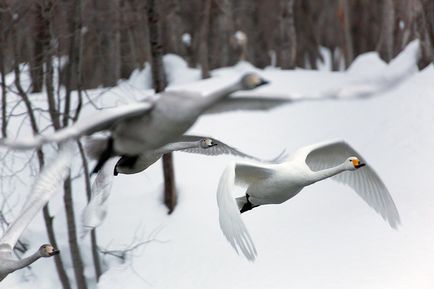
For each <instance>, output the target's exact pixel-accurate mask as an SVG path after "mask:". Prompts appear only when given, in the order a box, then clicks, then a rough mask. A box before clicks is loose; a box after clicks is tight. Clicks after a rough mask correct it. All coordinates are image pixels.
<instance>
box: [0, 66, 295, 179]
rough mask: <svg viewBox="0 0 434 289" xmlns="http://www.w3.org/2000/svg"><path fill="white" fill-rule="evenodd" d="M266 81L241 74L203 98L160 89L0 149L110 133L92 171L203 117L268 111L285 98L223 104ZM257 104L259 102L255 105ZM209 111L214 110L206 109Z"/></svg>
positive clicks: (137, 152)
mask: <svg viewBox="0 0 434 289" xmlns="http://www.w3.org/2000/svg"><path fill="white" fill-rule="evenodd" d="M267 83H268V82H267V81H266V80H264V79H262V78H261V77H260V76H259V75H258V74H256V73H247V74H245V75H244V76H243V77H242V78H241V79H239V80H238V81H236V82H235V83H232V84H229V85H226V86H225V87H223V88H221V89H219V90H216V91H214V92H212V93H209V94H208V95H206V96H203V95H201V94H200V93H197V92H191V91H165V92H162V93H160V94H159V96H160V97H159V98H158V99H157V100H150V101H147V102H139V103H135V104H130V105H125V106H121V107H117V108H113V109H107V110H104V111H101V112H99V113H95V114H93V115H92V116H91V117H89V118H82V119H79V120H78V121H77V122H75V123H74V124H73V125H71V126H69V127H66V128H64V129H61V130H58V131H56V132H54V133H53V134H51V135H47V136H42V135H38V136H35V137H33V138H30V139H24V140H21V141H14V140H9V139H0V145H2V146H7V147H10V148H13V149H31V148H36V147H39V146H41V145H43V144H44V143H49V142H60V141H64V140H67V139H70V138H78V137H80V136H83V135H91V134H93V133H95V132H98V131H102V130H110V132H111V135H110V137H108V138H106V141H105V149H104V150H103V152H102V154H101V155H100V157H99V161H98V163H97V165H96V167H95V169H94V172H97V171H98V170H99V169H100V168H101V167H102V165H103V164H104V163H105V161H107V160H108V159H109V158H110V157H112V156H115V155H120V156H123V155H127V156H137V155H140V154H141V153H142V152H144V151H147V150H151V149H157V148H159V147H162V146H164V145H166V144H168V143H170V142H172V141H175V140H176V139H177V138H178V137H180V136H181V135H182V134H183V133H184V132H185V131H187V130H188V129H189V128H190V127H191V126H192V125H193V124H194V123H195V121H196V120H197V119H198V117H199V116H200V115H201V114H203V113H213V112H216V111H218V112H221V111H228V110H234V109H235V110H236V109H244V108H245V109H248V108H249V106H250V105H251V106H252V107H253V109H269V108H272V107H275V106H277V105H280V104H283V103H285V102H286V101H288V99H276V98H267V97H261V98H260V99H257V98H254V97H250V98H249V97H246V98H242V100H241V101H240V100H238V101H237V102H235V103H233V102H232V101H230V99H229V101H228V103H226V102H225V99H227V98H228V96H229V95H230V94H231V93H233V92H236V91H239V90H252V89H255V88H257V87H259V86H262V85H265V84H267ZM258 101H259V102H261V103H262V105H261V106H258ZM213 108H215V109H216V111H213V110H212V109H213Z"/></svg>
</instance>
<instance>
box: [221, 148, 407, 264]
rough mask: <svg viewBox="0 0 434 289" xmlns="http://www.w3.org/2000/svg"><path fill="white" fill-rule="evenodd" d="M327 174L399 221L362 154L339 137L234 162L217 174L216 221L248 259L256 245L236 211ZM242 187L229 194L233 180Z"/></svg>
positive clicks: (277, 200) (275, 200)
mask: <svg viewBox="0 0 434 289" xmlns="http://www.w3.org/2000/svg"><path fill="white" fill-rule="evenodd" d="M327 178H332V179H333V180H336V181H338V182H341V183H343V184H346V185H348V186H350V187H351V188H352V189H353V190H354V191H355V192H356V193H357V194H358V195H359V196H360V197H361V198H362V199H363V200H364V201H365V202H366V203H367V204H368V205H369V206H370V207H372V208H373V209H374V210H375V211H376V212H377V213H379V214H380V215H381V216H382V217H383V219H385V220H386V221H387V222H388V223H389V225H390V226H391V227H392V228H396V227H397V226H398V224H399V223H400V217H399V213H398V210H397V208H396V206H395V204H394V202H393V199H392V197H391V195H390V193H389V191H388V190H387V188H386V187H385V185H384V184H383V182H382V181H381V179H380V178H379V177H378V175H377V174H376V173H375V171H374V170H373V169H372V168H371V167H370V166H368V165H366V164H365V161H364V159H363V158H362V157H361V156H360V154H358V153H357V152H356V151H355V150H354V149H353V148H352V147H351V146H350V145H348V144H347V143H345V142H344V141H331V142H324V143H319V144H314V145H310V146H306V147H303V148H301V149H299V150H298V151H296V152H295V153H294V154H293V155H291V156H289V157H288V158H287V159H286V160H285V161H283V162H281V163H278V164H251V163H236V164H231V165H229V166H228V167H227V168H226V170H225V171H224V173H223V174H222V176H221V178H220V182H219V187H218V189H217V203H218V206H219V222H220V227H221V229H222V231H223V233H224V235H225V236H226V238H227V239H228V241H229V242H230V243H231V245H232V246H233V247H234V248H235V250H236V251H237V252H238V250H240V251H241V252H242V253H243V254H244V256H245V257H246V258H247V259H248V260H250V261H253V260H254V259H255V257H256V254H257V253H256V249H255V246H254V243H253V240H252V238H251V237H250V235H249V233H248V231H247V228H246V226H245V225H244V223H243V221H242V219H241V217H240V213H243V212H246V211H249V210H251V209H253V208H255V207H258V206H262V205H269V204H281V203H283V202H285V201H287V200H289V199H291V198H292V197H294V196H295V195H297V194H298V193H299V192H300V191H301V190H302V189H303V188H304V187H306V186H309V185H311V184H314V183H316V182H318V181H322V180H324V179H327ZM235 184H237V185H239V186H243V187H246V188H247V189H246V193H245V196H242V197H239V198H236V200H234V199H233V198H232V196H231V191H232V190H233V186H234V185H235Z"/></svg>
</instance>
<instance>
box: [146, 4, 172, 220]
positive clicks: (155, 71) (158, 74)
mask: <svg viewBox="0 0 434 289" xmlns="http://www.w3.org/2000/svg"><path fill="white" fill-rule="evenodd" d="M147 13H148V24H149V40H150V42H151V55H152V80H153V86H154V89H155V92H157V93H158V92H161V91H163V90H164V88H165V87H166V78H165V74H164V66H163V48H162V46H161V39H160V32H159V31H160V30H159V13H158V7H157V4H156V1H155V0H148V7H147ZM163 172H164V203H165V205H166V207H167V208H168V209H169V214H171V213H172V212H173V210H174V209H175V206H176V189H175V174H174V170H173V159H172V154H166V155H164V156H163Z"/></svg>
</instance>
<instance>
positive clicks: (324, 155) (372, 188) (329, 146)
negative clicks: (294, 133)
mask: <svg viewBox="0 0 434 289" xmlns="http://www.w3.org/2000/svg"><path fill="white" fill-rule="evenodd" d="M296 155H297V157H303V158H305V161H306V164H307V165H308V166H309V168H310V169H311V170H312V171H319V170H323V169H326V168H330V167H333V166H337V165H338V164H341V163H343V162H344V161H345V160H346V159H347V158H348V157H351V156H356V157H358V158H359V159H360V161H361V162H363V163H365V164H366V161H365V160H364V158H363V157H362V156H361V155H360V154H359V153H358V152H357V151H355V150H354V149H353V148H352V147H351V146H350V145H349V144H347V143H346V142H344V141H331V142H325V143H320V144H316V145H312V146H308V147H305V148H303V149H301V150H300V151H299V152H297V153H296ZM332 179H334V180H336V181H338V182H340V183H343V184H345V185H348V186H350V187H351V188H352V189H353V190H354V191H356V193H357V194H358V195H359V196H360V197H361V198H362V199H363V200H364V201H365V202H366V203H367V204H368V205H369V206H370V207H371V208H373V209H374V210H375V211H376V212H377V213H379V214H380V215H381V216H382V217H383V219H385V220H386V221H388V222H389V224H390V226H391V227H392V228H396V227H397V226H398V225H399V224H400V217H399V213H398V210H397V208H396V206H395V203H394V202H393V199H392V196H391V195H390V193H389V191H388V190H387V188H386V186H385V185H384V183H383V182H382V181H381V179H380V177H379V176H378V175H377V173H376V172H375V171H374V170H373V169H372V168H371V167H370V166H369V165H368V164H366V166H365V167H362V168H360V169H358V170H356V171H347V172H343V173H340V174H337V175H336V176H334V177H332Z"/></svg>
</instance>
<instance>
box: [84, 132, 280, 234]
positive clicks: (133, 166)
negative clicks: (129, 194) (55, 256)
mask: <svg viewBox="0 0 434 289" xmlns="http://www.w3.org/2000/svg"><path fill="white" fill-rule="evenodd" d="M99 141H101V139H98V138H88V139H87V141H86V145H85V149H86V154H87V155H88V156H89V157H90V158H94V157H95V156H98V155H99V152H98V151H93V150H92V149H94V148H95V147H101V146H100V145H99V144H98V142H99ZM89 145H90V146H89ZM173 151H181V152H187V153H195V154H203V155H208V156H217V155H222V154H228V155H233V156H238V157H243V158H249V159H252V160H255V161H258V162H267V163H274V162H278V161H279V160H281V159H283V158H284V157H285V151H283V152H282V153H280V155H278V156H277V157H276V158H274V159H272V160H262V159H259V158H256V157H254V156H251V155H248V154H245V153H243V152H241V151H239V150H237V149H236V148H234V147H232V146H229V145H227V144H225V143H223V142H222V141H220V140H217V139H214V138H210V137H204V136H193V135H184V136H182V137H181V138H180V139H179V140H178V141H177V142H174V143H170V144H167V145H165V146H164V147H162V148H159V149H156V150H150V151H147V152H145V153H142V154H141V155H140V156H139V157H127V156H123V157H121V158H120V159H119V160H116V164H115V165H114V170H113V169H112V168H113V165H112V162H109V163H106V165H104V166H103V167H102V169H101V170H100V171H99V172H98V174H97V176H96V178H95V181H94V182H93V184H92V196H91V199H90V201H89V203H88V205H87V206H86V208H85V209H84V211H83V213H82V224H83V232H82V237H84V236H85V235H86V234H87V233H88V232H89V231H91V230H93V229H94V228H96V227H98V226H100V225H101V224H102V222H103V221H104V219H105V217H106V215H107V200H108V198H109V196H110V191H111V187H112V182H113V176H112V175H115V176H116V175H118V174H135V173H139V172H141V171H144V170H146V169H147V168H148V167H149V166H151V165H152V164H154V163H155V162H156V161H158V160H159V159H160V158H161V157H162V156H163V154H165V153H170V152H173Z"/></svg>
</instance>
